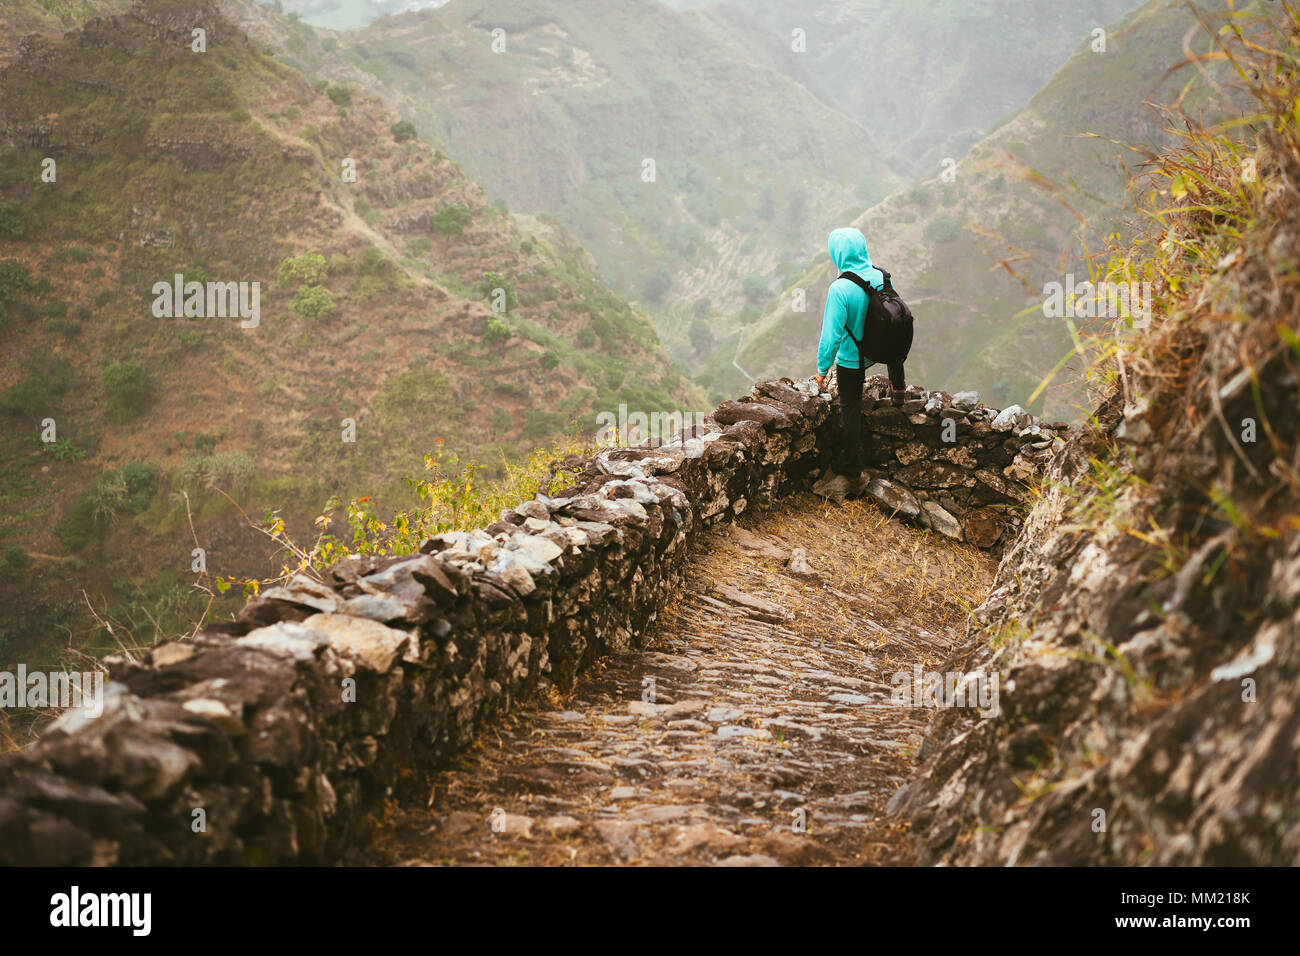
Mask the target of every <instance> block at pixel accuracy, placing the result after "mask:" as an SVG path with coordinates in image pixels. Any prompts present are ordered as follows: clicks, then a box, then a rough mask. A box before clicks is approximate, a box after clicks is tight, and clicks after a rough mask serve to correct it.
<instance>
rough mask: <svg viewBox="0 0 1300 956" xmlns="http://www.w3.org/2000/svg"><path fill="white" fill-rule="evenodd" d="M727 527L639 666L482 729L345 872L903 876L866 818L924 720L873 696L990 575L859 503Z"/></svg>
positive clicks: (946, 644)
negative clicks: (767, 869)
mask: <svg viewBox="0 0 1300 956" xmlns="http://www.w3.org/2000/svg"><path fill="white" fill-rule="evenodd" d="M746 525H747V527H746V528H741V527H739V526H737V527H732V528H726V529H720V530H718V531H717V532H714V533H712V534H711V535H710V536H709V538H708V539H707V540H706V542H705V544H704V546H703V547H701V548H700V549H699V551H698V553H697V555H696V557H695V559H694V562H693V565H692V571H691V574H690V578H689V581H690V583H689V585H688V587H687V589H686V592H685V593H683V594H681V595H679V596H677V597H676V598H675V599H674V600H673V601H672V603H670V605H669V607H668V608H667V609H666V610H665V612H664V613H663V614H662V615H661V616H660V619H659V621H658V622H657V623H656V625H655V627H654V630H653V633H651V634H648V635H646V643H647V647H646V649H645V650H642V651H636V652H633V653H630V654H627V655H623V656H621V657H619V658H616V659H611V660H607V661H603V662H600V663H598V665H597V666H596V667H595V668H594V669H592V670H591V671H589V672H588V673H587V674H586V676H585V677H584V678H583V679H582V680H581V681H580V682H579V683H578V685H577V687H576V688H575V689H574V691H573V692H572V693H571V694H569V695H567V696H561V695H559V694H557V693H555V692H552V694H551V696H550V699H549V700H547V701H542V702H539V703H538V704H536V705H534V706H532V707H529V708H525V709H522V710H519V711H517V712H516V713H514V714H511V715H508V716H507V717H505V718H503V719H502V720H499V721H497V722H496V723H495V724H492V725H490V726H489V727H488V728H487V729H486V730H485V732H484V733H483V734H482V735H481V736H480V739H479V741H478V742H477V743H476V744H475V745H474V747H472V748H471V749H470V750H469V751H467V752H466V753H465V754H464V755H463V756H462V757H461V758H460V760H459V761H458V763H457V765H455V766H453V767H451V768H449V769H447V770H445V771H443V772H441V773H439V774H438V775H437V776H436V777H435V778H434V780H433V782H432V783H433V786H432V790H431V792H430V793H429V795H428V800H427V804H426V803H425V802H423V801H421V802H419V803H411V804H405V805H400V804H399V805H391V806H390V807H389V808H388V812H387V813H386V814H385V816H384V818H383V820H381V821H380V822H379V824H378V826H377V829H376V832H375V835H374V837H373V839H372V841H371V842H370V844H369V846H368V847H366V848H365V849H363V850H362V851H361V852H359V853H357V854H354V856H353V861H354V862H359V863H367V864H376V863H379V864H384V863H386V864H403V865H441V864H456V865H467V864H469V865H475V864H477V865H483V864H491V865H623V864H648V865H723V866H748V865H810V864H829V865H855V864H894V863H907V862H909V857H908V853H907V849H906V844H905V840H904V839H903V836H904V835H903V833H901V832H900V830H899V825H898V824H897V822H896V821H894V820H892V819H890V818H888V817H887V816H886V814H885V805H886V803H887V801H888V800H889V797H890V796H891V795H892V794H893V793H894V791H895V790H896V789H897V788H898V786H899V785H900V784H902V783H903V782H904V780H905V779H906V776H907V774H908V772H909V770H910V769H911V767H912V765H913V759H914V754H915V751H916V748H917V747H918V746H919V744H920V741H921V738H922V735H923V732H924V730H925V727H926V725H927V724H928V721H929V719H930V717H931V716H933V711H929V710H925V709H922V708H914V707H905V706H900V705H897V704H895V703H893V702H891V690H892V687H891V678H892V676H893V675H894V674H895V673H897V672H900V671H902V672H908V673H909V674H910V673H911V671H912V668H913V665H915V664H920V665H922V666H923V667H924V668H926V669H933V668H935V667H936V666H937V665H938V664H939V663H941V662H942V661H943V659H944V657H945V656H946V654H947V651H948V650H949V649H950V648H951V647H953V646H954V645H955V643H956V642H957V640H958V638H959V637H960V636H961V634H962V632H963V629H964V622H965V619H966V614H967V610H968V608H969V607H971V606H973V605H974V604H977V603H978V602H979V600H980V599H981V598H982V597H983V594H984V592H985V591H986V590H987V588H988V585H989V582H990V580H991V578H992V573H993V571H994V569H995V562H994V561H993V559H991V558H990V557H988V556H987V555H985V554H982V553H980V552H977V551H976V550H975V549H973V548H969V547H967V546H964V545H961V544H957V543H955V542H953V541H951V540H949V539H947V538H944V537H942V536H940V535H938V534H935V533H933V532H930V531H925V530H920V529H915V528H911V527H907V526H904V525H902V524H900V523H898V522H895V521H891V520H889V518H888V517H887V516H886V515H884V514H882V513H881V512H880V511H879V510H877V509H876V508H875V507H874V506H872V505H867V504H863V503H861V502H854V501H851V502H848V503H846V504H844V505H839V506H828V505H826V504H824V503H822V502H820V501H818V500H817V499H814V498H811V497H810V496H805V495H800V496H796V497H794V498H792V499H790V500H789V501H787V502H786V504H785V505H784V506H783V508H782V510H779V511H776V512H772V513H768V514H766V515H760V516H755V518H754V519H752V520H750V521H747V522H746ZM796 549H801V550H796Z"/></svg>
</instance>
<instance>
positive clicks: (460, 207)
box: [433, 203, 474, 236]
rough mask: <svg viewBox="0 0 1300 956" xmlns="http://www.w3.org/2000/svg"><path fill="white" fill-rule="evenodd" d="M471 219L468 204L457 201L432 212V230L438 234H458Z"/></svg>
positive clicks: (471, 215)
mask: <svg viewBox="0 0 1300 956" xmlns="http://www.w3.org/2000/svg"><path fill="white" fill-rule="evenodd" d="M473 219H474V214H473V213H472V212H470V208H469V206H466V205H464V204H462V203H457V204H456V205H454V206H447V207H445V208H443V209H439V210H438V211H437V212H436V213H434V214H433V231H434V232H436V233H438V235H440V236H453V235H454V236H459V235H460V234H461V233H462V232H464V231H465V227H466V226H468V225H469V224H470V222H472V221H473Z"/></svg>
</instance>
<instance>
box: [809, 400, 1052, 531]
mask: <svg viewBox="0 0 1300 956" xmlns="http://www.w3.org/2000/svg"><path fill="white" fill-rule="evenodd" d="M889 394H890V391H889V383H888V380H887V379H885V378H883V377H876V378H872V379H869V380H868V382H867V387H866V394H865V396H864V398H863V419H864V422H863V424H864V430H865V435H866V443H865V444H866V458H865V461H864V463H865V465H866V469H867V473H868V475H869V476H870V477H871V481H870V483H869V484H868V486H867V494H868V495H870V496H871V497H873V498H874V499H876V501H877V502H879V504H880V506H881V507H882V508H885V509H886V510H888V511H891V512H895V513H897V514H898V515H899V516H901V517H904V518H907V519H910V520H912V521H914V522H916V523H918V524H921V525H923V526H925V527H927V528H931V529H933V530H934V531H937V532H939V533H941V534H945V535H947V536H948V537H950V538H955V539H957V540H958V541H967V542H969V543H971V544H973V545H975V546H976V547H979V548H983V549H985V550H990V551H998V552H1000V551H1001V550H1002V549H1003V548H1004V547H1005V546H1006V545H1007V544H1008V543H1009V542H1011V541H1012V540H1014V539H1015V536H1016V534H1018V533H1019V531H1020V527H1021V525H1022V517H1021V513H1020V508H1019V505H1020V503H1021V501H1022V500H1023V498H1024V487H1025V484H1026V483H1027V482H1033V481H1034V480H1036V479H1037V478H1038V476H1039V475H1040V474H1041V473H1042V470H1043V467H1044V466H1045V464H1046V462H1047V460H1048V459H1049V458H1050V457H1051V455H1052V453H1053V451H1054V450H1055V449H1056V448H1057V447H1058V446H1059V445H1060V444H1061V443H1062V442H1063V441H1064V439H1065V438H1066V436H1067V435H1068V434H1069V433H1070V429H1069V426H1068V425H1066V424H1065V423H1064V422H1057V423H1054V424H1045V423H1043V422H1042V421H1040V420H1039V419H1038V418H1036V417H1035V416H1033V415H1031V414H1029V412H1027V411H1025V409H1023V408H1021V407H1020V406H1019V405H1012V406H1010V407H1009V408H1006V409H1004V410H1002V411H998V410H997V409H994V408H989V407H988V406H987V405H983V404H981V403H980V400H979V394H978V393H977V392H958V393H956V394H955V395H953V394H949V393H948V392H944V391H933V392H927V391H922V390H912V391H909V393H908V395H907V399H906V400H905V401H904V403H903V404H902V406H895V405H894V404H893V402H892V400H891V399H890V397H889ZM833 440H834V438H831V440H830V441H833ZM830 441H828V442H825V443H823V447H829V446H830Z"/></svg>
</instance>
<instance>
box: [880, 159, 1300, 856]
mask: <svg viewBox="0 0 1300 956" xmlns="http://www.w3.org/2000/svg"><path fill="white" fill-rule="evenodd" d="M1293 167H1294V162H1293V160H1291V159H1289V158H1288V159H1286V160H1285V162H1284V163H1283V164H1280V165H1279V166H1278V167H1275V168H1271V169H1270V170H1269V174H1270V175H1271V176H1273V177H1274V178H1272V179H1266V180H1265V181H1266V182H1271V183H1273V184H1277V183H1280V182H1283V181H1285V180H1284V179H1283V178H1282V177H1283V176H1284V175H1285V176H1287V177H1289V176H1292V175H1293V174H1294V168H1293ZM1222 175H1224V176H1231V170H1228V171H1227V172H1224V173H1222ZM1257 201H1258V202H1259V204H1260V210H1259V212H1258V213H1257V214H1258V216H1259V217H1260V224H1259V226H1258V228H1257V229H1256V230H1254V233H1253V234H1252V235H1249V236H1247V237H1246V238H1243V239H1242V240H1241V241H1240V245H1239V246H1238V248H1237V249H1236V250H1234V251H1227V250H1223V249H1222V248H1220V249H1219V250H1217V251H1216V252H1215V253H1214V254H1206V255H1205V256H1204V257H1203V258H1200V259H1199V260H1198V261H1208V262H1209V263H1214V262H1216V260H1217V261H1218V266H1217V267H1216V268H1215V269H1214V270H1212V273H1211V274H1210V275H1209V276H1208V277H1207V278H1205V279H1204V280H1203V281H1197V282H1195V283H1192V282H1188V281H1186V280H1185V281H1184V283H1183V285H1184V288H1183V290H1182V291H1181V292H1178V293H1177V295H1176V296H1173V297H1172V298H1173V299H1175V300H1176V301H1174V302H1173V303H1171V308H1170V309H1169V312H1168V314H1167V316H1166V317H1165V318H1164V319H1163V320H1162V322H1161V323H1160V325H1159V326H1157V327H1156V328H1155V329H1154V330H1153V332H1152V333H1150V334H1148V335H1146V336H1144V337H1141V338H1139V339H1137V340H1136V341H1134V340H1132V339H1130V340H1128V342H1127V346H1128V351H1127V352H1126V353H1121V354H1126V355H1127V356H1128V364H1127V369H1121V370H1120V371H1121V374H1120V375H1119V376H1118V377H1117V379H1118V380H1117V381H1116V383H1115V385H1114V386H1113V389H1112V390H1111V391H1110V393H1109V395H1108V397H1107V398H1105V400H1104V401H1102V402H1101V404H1100V406H1099V407H1098V409H1097V410H1096V415H1095V427H1090V428H1089V429H1088V430H1087V431H1085V432H1081V433H1080V434H1077V435H1076V436H1074V437H1073V438H1072V439H1071V440H1070V441H1069V442H1068V443H1067V445H1066V446H1065V448H1063V449H1062V450H1061V452H1060V453H1058V454H1057V455H1056V456H1055V457H1054V459H1053V462H1052V464H1051V465H1050V467H1049V468H1048V470H1047V473H1046V476H1045V479H1044V482H1043V484H1042V487H1041V489H1040V493H1039V495H1038V497H1037V501H1036V503H1035V504H1034V506H1033V508H1032V509H1031V511H1030V513H1029V515H1028V516H1027V518H1026V523H1025V527H1024V529H1023V531H1022V533H1021V534H1020V536H1019V538H1018V539H1017V540H1016V541H1015V543H1014V544H1013V546H1012V547H1011V548H1010V549H1008V550H1007V552H1006V553H1005V554H1004V556H1003V558H1002V561H1001V565H1000V567H999V571H998V574H997V577H996V580H995V583H994V586H993V588H992V590H991V592H990V594H989V596H988V598H987V600H985V602H984V603H983V605H982V606H981V607H980V608H978V610H977V611H976V614H975V617H974V620H973V623H972V625H971V626H970V629H969V632H968V640H967V642H966V644H965V646H964V647H963V648H962V649H961V650H960V651H958V652H957V653H956V654H955V655H954V656H953V657H952V658H951V659H950V660H949V661H948V663H947V665H946V669H947V670H949V671H955V672H971V671H980V672H984V673H986V674H991V673H992V672H997V673H998V674H999V676H1000V680H1001V686H1002V692H1001V701H1000V704H1001V706H1000V708H999V714H998V716H997V717H996V718H992V719H983V720H981V719H969V718H968V717H967V716H964V715H963V713H962V712H961V711H951V710H950V711H945V712H942V713H941V715H940V716H939V718H938V719H937V720H936V722H935V724H934V725H933V728H932V730H931V733H930V735H929V737H928V739H927V741H926V744H925V745H924V747H923V748H922V750H921V754H920V756H921V759H922V767H923V772H922V775H921V776H920V777H919V778H918V779H917V780H916V781H915V782H914V783H913V784H911V785H910V786H908V787H905V788H903V789H902V790H901V791H900V792H899V793H898V794H896V796H895V798H894V800H893V801H892V803H891V808H892V809H893V810H895V811H897V812H899V813H902V814H903V815H904V816H905V817H906V818H907V819H908V820H909V821H910V823H911V827H912V830H913V833H914V834H915V835H916V838H917V841H918V844H919V847H920V851H921V858H922V861H923V862H929V863H940V862H943V863H951V864H1006V865H1015V864H1021V865H1023V864H1141V863H1150V864H1157V865H1159V864H1167V865H1204V864H1245V863H1251V864H1275V865H1296V864H1297V863H1300V800H1297V793H1300V763H1298V762H1297V759H1296V754H1297V748H1298V747H1300V704H1298V703H1297V701H1298V700H1300V641H1298V640H1297V638H1298V637H1300V520H1297V511H1298V510H1300V509H1298V508H1297V506H1298V505H1300V455H1298V454H1297V448H1298V447H1300V446H1298V444H1297V414H1296V412H1297V408H1298V407H1300V393H1298V391H1297V380H1298V377H1297V359H1298V355H1300V348H1297V344H1296V343H1297V342H1298V341H1300V340H1298V339H1297V338H1296V335H1295V332H1294V329H1295V324H1296V318H1295V316H1296V311H1295V309H1294V308H1293V307H1292V303H1293V302H1294V299H1293V293H1292V292H1291V291H1290V288H1289V287H1288V286H1287V285H1286V284H1285V282H1283V281H1282V280H1280V279H1279V276H1281V275H1285V274H1288V273H1289V271H1290V270H1291V269H1293V262H1294V253H1295V246H1294V238H1293V237H1294V235H1295V233H1294V231H1293V229H1292V228H1291V227H1290V225H1289V224H1288V223H1289V222H1290V221H1291V220H1292V219H1293V217H1294V211H1295V204H1294V196H1290V195H1287V194H1285V193H1279V191H1278V189H1277V187H1276V185H1274V187H1273V188H1271V189H1270V190H1268V191H1265V192H1263V193H1262V194H1261V196H1260V197H1259V198H1258V200H1257ZM1279 220H1280V222H1279ZM1201 228H1202V230H1203V235H1206V236H1209V238H1208V239H1207V240H1206V241H1207V242H1213V243H1218V242H1220V241H1221V240H1220V239H1219V238H1218V237H1217V236H1216V235H1215V234H1214V233H1213V232H1211V230H1214V229H1215V228H1216V224H1215V223H1214V222H1212V221H1209V220H1205V221H1203V223H1202V226H1201ZM1211 248H1214V247H1213V246H1211ZM1225 251H1227V255H1224V252H1225ZM1220 257H1222V258H1220ZM1174 306H1176V307H1174Z"/></svg>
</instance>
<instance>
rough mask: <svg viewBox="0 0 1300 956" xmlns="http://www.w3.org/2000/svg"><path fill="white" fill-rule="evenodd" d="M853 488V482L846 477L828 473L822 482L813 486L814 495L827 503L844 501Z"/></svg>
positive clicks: (831, 472)
mask: <svg viewBox="0 0 1300 956" xmlns="http://www.w3.org/2000/svg"><path fill="white" fill-rule="evenodd" d="M852 487H853V482H852V481H851V480H850V479H849V478H846V477H845V476H844V475H838V474H836V473H835V472H833V471H828V472H826V474H825V475H824V476H823V477H822V479H821V481H819V482H817V484H815V485H813V487H812V491H813V494H815V495H817V496H818V497H821V498H825V499H826V500H827V501H843V500H844V499H845V497H846V496H847V495H848V493H849V490H850V489H851V488H852Z"/></svg>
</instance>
